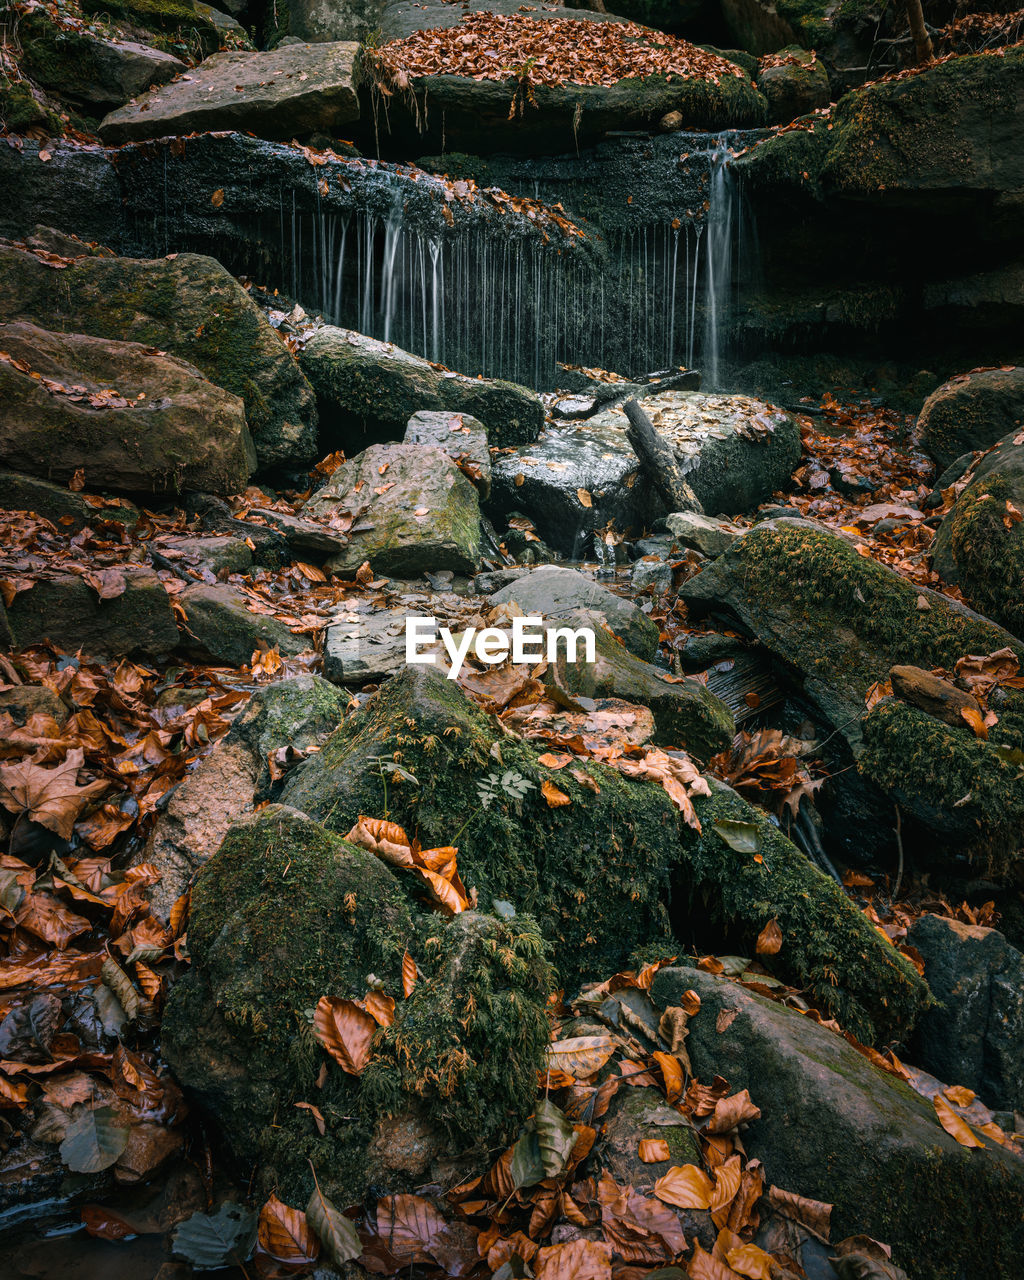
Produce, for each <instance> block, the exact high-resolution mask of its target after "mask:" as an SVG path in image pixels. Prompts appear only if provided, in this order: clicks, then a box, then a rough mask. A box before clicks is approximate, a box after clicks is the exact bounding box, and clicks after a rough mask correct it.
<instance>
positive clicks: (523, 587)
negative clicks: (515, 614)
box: [489, 565, 659, 661]
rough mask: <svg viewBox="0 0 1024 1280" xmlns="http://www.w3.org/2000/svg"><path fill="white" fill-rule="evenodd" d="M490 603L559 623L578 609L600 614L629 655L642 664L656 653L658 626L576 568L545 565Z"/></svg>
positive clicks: (499, 592) (501, 590)
mask: <svg viewBox="0 0 1024 1280" xmlns="http://www.w3.org/2000/svg"><path fill="white" fill-rule="evenodd" d="M489 599H490V602H491V604H507V603H514V604H517V605H518V606H519V608H520V609H522V611H523V613H525V614H528V615H529V616H531V617H534V616H536V617H542V618H547V619H549V620H550V621H553V622H555V621H560V620H562V619H570V618H572V617H573V616H574V615H575V614H576V612H577V611H578V610H580V609H587V610H591V611H594V612H597V613H599V614H600V615H601V616H602V617H603V618H604V620H605V622H606V623H607V624H608V626H609V627H610V628H611V630H612V632H613V633H614V634H615V635H616V636H617V637H618V638H619V639H620V640H621V641H622V643H623V644H624V645H625V646H626V648H627V649H628V650H629V651H630V653H634V654H636V656H637V657H638V658H642V659H644V660H645V661H647V660H650V659H651V658H653V657H654V655H655V654H656V653H657V651H658V634H659V633H658V626H657V623H655V622H653V621H652V620H651V619H650V618H648V617H647V615H646V614H645V613H643V612H642V611H641V610H640V609H638V608H637V606H636V605H635V604H634V603H633V601H632V600H627V599H625V598H624V597H623V596H617V595H616V594H615V593H614V592H613V591H609V590H608V588H607V587H606V586H603V585H602V584H601V583H600V582H595V581H594V579H593V578H588V577H587V576H586V575H585V574H582V573H580V571H579V570H578V569H569V568H565V567H563V566H561V565H544V566H543V567H542V568H539V569H533V570H530V571H529V572H527V573H523V574H521V575H520V576H519V577H517V578H515V579H514V580H513V581H512V582H510V583H508V585H507V586H504V587H500V588H499V589H498V590H497V591H495V592H493V593H492V595H491V596H490V597H489Z"/></svg>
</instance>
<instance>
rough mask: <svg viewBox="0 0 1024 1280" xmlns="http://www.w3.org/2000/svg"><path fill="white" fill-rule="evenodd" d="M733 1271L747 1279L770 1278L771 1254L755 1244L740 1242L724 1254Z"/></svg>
mask: <svg viewBox="0 0 1024 1280" xmlns="http://www.w3.org/2000/svg"><path fill="white" fill-rule="evenodd" d="M725 1258H726V1261H727V1262H728V1264H729V1266H730V1267H732V1269H733V1271H736V1272H738V1273H739V1274H740V1275H741V1276H747V1277H748V1280H772V1256H771V1254H770V1253H765V1251H764V1250H763V1249H759V1248H758V1247H757V1245H756V1244H741V1245H737V1247H736V1248H735V1249H730V1250H729V1252H728V1253H727V1254H726V1255H725Z"/></svg>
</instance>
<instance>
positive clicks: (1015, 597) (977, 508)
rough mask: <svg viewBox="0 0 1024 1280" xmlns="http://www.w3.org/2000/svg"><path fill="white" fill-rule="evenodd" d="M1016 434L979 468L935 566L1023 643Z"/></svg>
mask: <svg viewBox="0 0 1024 1280" xmlns="http://www.w3.org/2000/svg"><path fill="white" fill-rule="evenodd" d="M1021 436H1022V432H1020V431H1015V432H1012V433H1011V434H1010V435H1008V436H1004V437H1003V439H1002V440H1000V441H999V443H998V444H997V445H996V446H995V448H994V449H992V451H991V452H990V453H989V454H987V455H986V456H985V457H984V458H982V460H981V462H980V463H979V464H978V466H977V468H976V470H975V472H974V478H973V479H972V480H971V482H970V484H969V485H968V486H967V488H966V489H964V491H963V493H961V494H960V496H959V498H957V500H956V502H955V503H954V505H953V508H952V510H951V511H950V512H949V514H948V515H947V516H946V518H945V519H944V520H943V522H942V524H941V525H940V526H939V531H938V533H937V534H936V536H935V541H934V542H933V543H932V565H933V567H934V568H935V570H936V572H937V573H938V574H939V575H940V577H942V578H944V579H945V580H946V581H947V582H950V583H953V584H955V585H957V586H959V587H960V590H961V591H962V592H963V595H964V599H965V600H967V601H969V602H970V603H971V604H972V605H974V606H975V607H976V608H977V609H980V610H982V612H984V613H986V614H987V615H989V616H990V617H991V618H994V619H995V621H996V622H1000V623H1002V625H1003V626H1005V627H1007V628H1008V629H1009V630H1010V631H1012V632H1013V634H1014V635H1015V636H1019V637H1021V638H1024V522H1022V520H1021V514H1022V513H1024V444H1018V443H1017V441H1018V440H1019V439H1020V438H1021Z"/></svg>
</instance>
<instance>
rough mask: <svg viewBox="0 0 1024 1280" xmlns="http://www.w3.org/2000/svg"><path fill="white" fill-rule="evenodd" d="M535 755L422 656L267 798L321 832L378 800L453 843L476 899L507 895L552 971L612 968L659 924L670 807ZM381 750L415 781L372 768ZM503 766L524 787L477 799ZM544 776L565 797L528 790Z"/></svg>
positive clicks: (616, 781)
mask: <svg viewBox="0 0 1024 1280" xmlns="http://www.w3.org/2000/svg"><path fill="white" fill-rule="evenodd" d="M539 754H540V751H539V750H538V749H536V748H534V747H533V746H531V745H529V744H528V743H526V742H524V741H521V740H519V739H516V738H513V737H511V736H508V735H505V734H503V733H502V731H501V729H500V727H499V726H498V725H497V723H496V722H495V721H494V719H493V718H492V717H490V716H487V715H485V714H484V713H483V712H481V711H479V710H478V709H477V708H476V707H475V706H473V704H471V703H470V702H469V701H468V699H467V698H466V697H465V695H464V694H463V693H462V691H461V690H460V689H459V687H458V686H457V685H456V684H455V683H454V682H453V681H450V680H448V679H447V678H446V677H445V676H444V675H443V674H442V673H441V672H440V671H438V670H437V669H436V668H434V667H427V666H422V667H421V666H414V667H409V668H407V669H406V670H405V671H404V672H403V673H402V674H401V675H400V676H397V677H395V678H394V679H392V680H389V681H388V682H387V683H386V684H385V685H384V686H383V687H382V689H381V690H380V692H379V693H378V694H377V695H376V696H375V697H374V699H373V700H372V701H371V702H370V703H369V704H368V705H367V706H366V708H365V709H363V710H362V711H360V712H358V713H357V714H355V715H353V716H351V717H350V718H349V719H348V720H346V722H345V723H344V724H343V725H342V726H341V727H340V728H339V729H338V730H337V731H336V732H335V733H334V734H332V736H331V737H330V738H328V739H327V741H326V742H325V743H324V744H323V747H322V749H321V751H320V752H318V753H317V754H316V755H315V756H313V757H311V758H310V759H309V760H307V761H305V763H304V764H302V765H301V766H300V767H299V768H298V769H297V770H296V771H295V772H294V773H293V774H292V776H291V777H290V778H289V780H288V781H287V782H286V784H285V788H284V791H283V792H282V795H281V799H282V801H283V803H285V804H290V805H294V806H295V807H296V808H298V809H301V810H303V811H304V812H306V813H309V814H310V815H311V816H313V817H314V818H317V819H318V820H319V821H322V822H323V823H324V825H325V826H326V827H328V828H329V829H330V830H333V831H337V832H341V833H344V832H347V831H348V830H349V829H350V827H351V826H352V824H353V823H354V822H355V820H356V819H357V817H358V816H359V815H360V814H361V813H362V814H367V815H368V816H371V817H381V816H383V815H384V814H385V813H387V816H388V817H390V818H391V819H392V820H393V821H395V822H398V823H400V824H401V825H403V826H404V827H405V829H406V831H407V832H408V833H409V834H410V835H415V836H416V837H417V838H418V839H419V841H420V843H421V844H422V845H423V846H424V847H431V846H438V845H448V844H455V845H457V846H458V849H459V855H458V860H459V872H460V875H461V876H462V880H463V883H464V884H465V885H466V886H467V888H469V889H476V891H477V893H478V895H479V901H480V905H481V907H482V908H483V909H485V910H486V909H489V908H490V907H491V906H492V905H493V903H494V902H495V901H496V900H501V901H507V902H511V903H512V904H513V906H515V908H516V910H517V911H519V912H523V913H527V914H529V915H531V916H533V917H535V918H536V919H537V920H538V921H539V924H540V928H541V932H542V933H543V935H544V937H545V938H546V939H547V940H548V942H549V943H550V944H551V947H552V954H553V959H554V962H555V965H556V967H557V968H558V971H559V974H560V976H561V980H562V981H563V982H564V983H565V984H566V986H572V985H578V983H579V982H580V981H581V980H583V979H585V978H593V977H595V976H597V975H605V976H606V975H607V974H610V973H614V972H615V970H616V969H617V968H619V967H620V966H621V964H622V962H623V961H624V960H625V959H626V957H627V956H628V955H629V953H630V951H631V950H632V949H633V948H634V947H635V946H637V945H638V944H640V943H642V942H646V941H648V940H650V939H651V938H654V937H667V936H668V915H667V911H666V907H665V901H666V900H667V896H668V885H669V873H670V870H671V868H672V866H673V865H674V864H675V862H676V861H677V860H678V858H679V840H678V825H677V817H676V812H675V810H674V808H673V806H672V803H671V801H670V800H669V798H668V796H667V795H666V794H665V792H664V791H663V790H661V788H660V787H656V786H650V785H647V784H645V783H642V782H638V781H632V780H630V779H627V778H624V777H622V776H621V775H620V774H618V773H617V772H614V771H612V770H610V769H607V768H605V767H603V766H601V765H597V764H588V765H586V766H585V771H586V773H588V774H589V775H590V776H592V777H593V778H594V779H595V781H596V782H597V784H598V786H599V787H600V792H599V793H598V794H594V792H593V791H591V790H588V789H587V788H586V787H584V786H582V785H581V784H580V783H579V782H578V781H577V780H576V779H575V778H574V777H573V776H572V775H571V773H570V772H569V770H562V771H560V772H559V773H558V774H557V775H552V773H551V771H550V770H548V769H545V768H544V767H543V765H539V764H538V763H537V757H538V755H539ZM381 759H383V761H384V762H385V764H386V765H391V764H394V765H400V766H401V768H402V769H403V770H406V771H407V772H409V773H411V774H412V775H413V777H414V778H415V779H416V781H415V783H410V782H407V781H402V780H401V778H400V777H399V776H397V775H395V774H393V773H387V772H385V771H384V770H383V769H382V768H381V767H380V765H379V763H378V761H379V760H381ZM508 770H512V771H517V772H519V773H520V774H522V776H523V777H524V778H526V779H528V780H529V781H530V782H532V783H533V788H534V789H533V790H529V791H528V792H527V794H526V797H525V799H524V800H522V802H521V803H519V804H518V805H517V804H516V802H515V801H514V800H513V799H509V798H507V797H506V796H505V795H504V794H499V796H498V798H497V799H496V800H494V801H492V802H491V803H490V804H489V806H487V807H486V808H485V807H482V805H481V802H480V798H479V793H478V788H479V786H480V784H481V783H483V782H484V781H485V779H486V778H487V777H488V775H490V774H497V775H498V776H499V777H500V776H501V775H502V774H504V773H505V772H506V771H508ZM552 777H553V778H554V781H555V782H556V784H557V786H558V787H559V789H560V790H561V791H562V792H563V793H565V794H566V795H568V797H569V799H570V801H571V803H570V804H568V805H564V806H562V807H559V808H551V807H550V806H549V805H548V804H547V803H546V801H545V800H544V799H543V798H542V796H541V793H540V785H541V782H542V781H544V780H545V779H550V778H552ZM467 819H468V822H467ZM460 828H462V829H461V830H460Z"/></svg>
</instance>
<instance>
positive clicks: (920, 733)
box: [858, 694, 1024, 873]
mask: <svg viewBox="0 0 1024 1280" xmlns="http://www.w3.org/2000/svg"><path fill="white" fill-rule="evenodd" d="M863 734H864V750H863V754H862V755H861V757H860V760H859V761H858V768H859V770H860V772H861V774H862V776H864V777H865V778H868V779H869V780H870V781H871V782H872V783H874V784H875V786H877V787H879V788H881V790H883V791H884V792H886V793H887V794H888V795H890V796H892V797H893V798H894V799H895V800H896V801H897V802H898V803H899V805H900V807H901V809H902V810H903V811H904V813H906V814H907V815H908V816H909V817H911V818H912V819H914V820H915V821H916V822H918V823H920V824H921V825H922V826H923V827H925V828H926V829H927V830H928V831H929V832H930V833H931V835H932V836H933V838H935V839H936V840H937V843H938V846H939V847H942V848H944V849H945V850H946V851H947V852H948V853H949V854H951V855H953V856H956V857H958V858H965V857H966V858H969V859H971V860H972V861H973V862H975V863H976V864H978V865H979V866H980V868H981V869H982V870H984V871H987V872H996V873H1002V872H1005V871H1006V869H1007V868H1008V866H1009V865H1010V864H1011V863H1014V862H1016V861H1018V860H1019V859H1020V857H1021V856H1022V855H1024V780H1022V778H1021V767H1020V764H1019V763H1018V761H1019V759H1020V753H1021V751H1022V750H1024V696H1021V695H1019V694H1015V695H1013V696H1012V697H1011V698H1010V699H1008V701H1007V703H1006V704H1005V705H1003V706H1002V707H1000V710H999V723H998V724H997V725H996V726H995V727H994V728H992V729H991V730H990V731H989V737H988V739H985V740H982V739H980V738H975V737H974V736H973V735H971V734H969V733H964V732H962V731H961V730H960V729H955V728H951V727H950V726H949V725H947V724H943V722H942V721H941V720H937V719H935V717H933V716H930V715H926V714H925V712H923V711H919V710H918V709H917V708H916V707H911V706H908V705H907V704H906V703H904V702H897V701H895V700H893V699H885V700H884V701H882V702H880V703H879V704H878V705H877V706H876V707H875V708H874V709H873V710H872V712H871V714H870V715H869V716H868V717H867V719H866V720H865V721H864V722H863Z"/></svg>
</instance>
